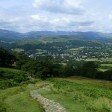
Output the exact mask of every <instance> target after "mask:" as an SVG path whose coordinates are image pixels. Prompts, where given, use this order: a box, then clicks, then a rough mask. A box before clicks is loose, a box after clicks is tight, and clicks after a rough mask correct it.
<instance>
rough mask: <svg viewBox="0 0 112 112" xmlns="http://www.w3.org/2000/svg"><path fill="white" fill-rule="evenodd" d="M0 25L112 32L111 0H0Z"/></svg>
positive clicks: (29, 29) (21, 28) (6, 26)
mask: <svg viewBox="0 0 112 112" xmlns="http://www.w3.org/2000/svg"><path fill="white" fill-rule="evenodd" d="M0 29H7V30H14V31H18V32H28V31H38V30H39V31H40V30H42V31H43V30H44V31H46V30H47V31H98V32H112V0H0Z"/></svg>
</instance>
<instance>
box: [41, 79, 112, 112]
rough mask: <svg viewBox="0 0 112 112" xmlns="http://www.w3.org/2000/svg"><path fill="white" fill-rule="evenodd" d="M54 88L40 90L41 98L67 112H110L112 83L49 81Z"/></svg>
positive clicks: (111, 107) (76, 80)
mask: <svg viewBox="0 0 112 112" xmlns="http://www.w3.org/2000/svg"><path fill="white" fill-rule="evenodd" d="M50 83H53V84H54V86H53V87H52V86H51V87H50V90H49V89H48V87H47V89H45V88H44V89H40V93H41V94H43V96H45V97H47V98H49V99H53V100H55V101H56V102H59V103H60V104H61V105H63V106H64V107H65V108H66V109H67V112H112V83H111V82H105V81H97V80H90V79H82V78H70V79H51V80H50Z"/></svg>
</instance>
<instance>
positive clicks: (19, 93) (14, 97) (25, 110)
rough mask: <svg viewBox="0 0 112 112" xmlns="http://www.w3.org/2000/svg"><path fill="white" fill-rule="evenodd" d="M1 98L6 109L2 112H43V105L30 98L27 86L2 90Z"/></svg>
mask: <svg viewBox="0 0 112 112" xmlns="http://www.w3.org/2000/svg"><path fill="white" fill-rule="evenodd" d="M0 98H1V100H2V104H1V105H3V104H4V105H5V106H4V107H3V106H2V108H5V109H6V111H0V112H43V109H42V107H41V105H40V104H39V103H38V102H37V101H35V100H33V99H32V98H31V97H30V96H29V90H27V86H26V85H25V86H24V85H23V86H21V87H20V86H19V87H13V88H10V89H5V90H1V92H0Z"/></svg>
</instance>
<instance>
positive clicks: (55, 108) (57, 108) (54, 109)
mask: <svg viewBox="0 0 112 112" xmlns="http://www.w3.org/2000/svg"><path fill="white" fill-rule="evenodd" d="M30 95H31V97H32V98H33V99H36V100H37V101H38V102H40V104H42V106H43V108H44V109H45V112H66V110H65V108H64V107H62V106H61V105H60V104H59V103H56V102H54V101H53V100H49V99H47V98H44V97H43V96H42V95H40V94H39V93H38V91H37V90H33V91H31V92H30Z"/></svg>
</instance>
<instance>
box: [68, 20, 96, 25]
mask: <svg viewBox="0 0 112 112" xmlns="http://www.w3.org/2000/svg"><path fill="white" fill-rule="evenodd" d="M93 23H94V21H85V22H71V23H69V26H90V25H92V24H93Z"/></svg>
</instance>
